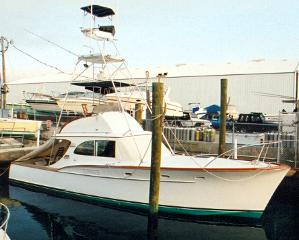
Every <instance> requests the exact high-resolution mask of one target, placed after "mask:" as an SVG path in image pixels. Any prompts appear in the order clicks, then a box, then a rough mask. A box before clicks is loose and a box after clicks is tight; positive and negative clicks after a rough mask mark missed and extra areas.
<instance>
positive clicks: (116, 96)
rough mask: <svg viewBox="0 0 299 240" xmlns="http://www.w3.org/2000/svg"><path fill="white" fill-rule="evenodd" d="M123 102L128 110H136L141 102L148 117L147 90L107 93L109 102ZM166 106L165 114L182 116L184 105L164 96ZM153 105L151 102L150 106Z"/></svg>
mask: <svg viewBox="0 0 299 240" xmlns="http://www.w3.org/2000/svg"><path fill="white" fill-rule="evenodd" d="M150 99H151V94H150ZM119 101H120V102H121V104H122V107H123V109H124V110H126V111H128V112H134V111H135V105H136V103H138V102H140V103H142V106H143V114H142V115H143V119H145V118H146V117H145V116H146V108H147V106H146V103H145V102H146V92H145V91H136V90H135V91H134V90H133V91H122V92H121V91H120V92H117V93H110V94H107V95H106V102H108V103H118V102H119ZM164 106H165V108H166V111H165V116H171V117H181V116H183V108H182V105H181V104H179V103H177V102H174V101H171V100H170V99H169V98H168V97H165V98H164ZM149 107H151V103H150V106H149Z"/></svg>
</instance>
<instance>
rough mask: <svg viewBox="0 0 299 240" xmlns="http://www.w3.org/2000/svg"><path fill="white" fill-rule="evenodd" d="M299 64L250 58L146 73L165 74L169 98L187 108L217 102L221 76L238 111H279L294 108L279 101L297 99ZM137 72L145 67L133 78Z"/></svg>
mask: <svg viewBox="0 0 299 240" xmlns="http://www.w3.org/2000/svg"><path fill="white" fill-rule="evenodd" d="M298 63H299V62H298V61H296V60H276V61H274V60H271V61H270V60H253V61H250V62H246V63H239V64H238V63H225V64H209V65H205V64H198V65H187V64H181V65H177V66H175V67H171V68H167V67H165V68H162V67H160V68H155V69H148V72H149V75H150V79H153V75H156V74H157V73H162V74H163V73H167V77H166V78H165V80H164V82H165V83H166V85H167V86H169V87H170V89H171V91H170V98H171V99H173V100H175V101H178V102H180V103H181V104H182V105H183V106H184V108H186V109H187V108H188V104H189V103H200V104H201V106H203V107H204V106H208V105H211V104H220V79H221V78H227V79H228V97H229V101H230V104H232V105H235V106H236V108H237V111H238V112H239V113H241V112H253V111H255V112H263V113H267V114H278V112H279V111H282V109H285V110H286V111H293V110H294V108H295V104H291V103H283V102H282V100H284V99H286V97H290V98H294V99H298V91H297V89H298ZM137 73H138V75H139V76H141V75H142V74H143V76H145V73H144V70H141V69H135V74H136V75H135V77H137ZM137 78H138V77H137ZM144 80H145V79H143V80H142V79H139V81H144Z"/></svg>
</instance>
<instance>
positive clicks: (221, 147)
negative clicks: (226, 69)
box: [218, 78, 227, 155]
mask: <svg viewBox="0 0 299 240" xmlns="http://www.w3.org/2000/svg"><path fill="white" fill-rule="evenodd" d="M220 105H221V106H220V107H221V111H220V134H219V150H218V154H219V155H220V154H223V153H224V152H225V136H226V112H227V79H225V78H223V79H221V104H220Z"/></svg>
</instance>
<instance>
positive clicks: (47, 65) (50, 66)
mask: <svg viewBox="0 0 299 240" xmlns="http://www.w3.org/2000/svg"><path fill="white" fill-rule="evenodd" d="M11 46H12V47H13V48H14V49H16V50H17V51H19V52H21V53H23V54H24V55H26V56H27V57H30V58H32V59H34V60H35V61H37V62H38V63H40V64H42V65H44V66H46V67H49V68H52V69H55V70H57V71H58V72H60V73H63V74H66V75H72V76H73V74H71V73H67V72H65V71H63V70H61V69H59V68H58V67H55V66H53V65H50V64H48V63H45V62H43V61H41V60H39V59H37V58H36V57H33V56H32V55H31V54H29V53H27V52H25V51H23V50H21V49H19V48H18V47H16V46H15V45H14V44H11ZM85 70H86V69H85ZM85 70H84V71H83V72H85ZM83 72H82V73H83ZM82 73H80V74H79V75H78V76H77V77H76V78H75V79H77V78H78V77H82V78H85V79H87V80H93V79H92V78H90V77H87V76H82V75H81V74H82ZM75 79H73V80H75Z"/></svg>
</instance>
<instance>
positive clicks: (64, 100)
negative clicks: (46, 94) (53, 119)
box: [54, 92, 104, 114]
mask: <svg viewBox="0 0 299 240" xmlns="http://www.w3.org/2000/svg"><path fill="white" fill-rule="evenodd" d="M54 99H55V101H56V103H57V105H58V106H59V108H60V110H63V111H66V112H75V113H82V114H90V113H92V112H93V109H94V107H95V106H97V105H99V104H103V103H104V101H103V95H102V94H99V93H94V92H73V94H70V93H69V94H68V95H67V97H66V96H60V97H56V98H54Z"/></svg>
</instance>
